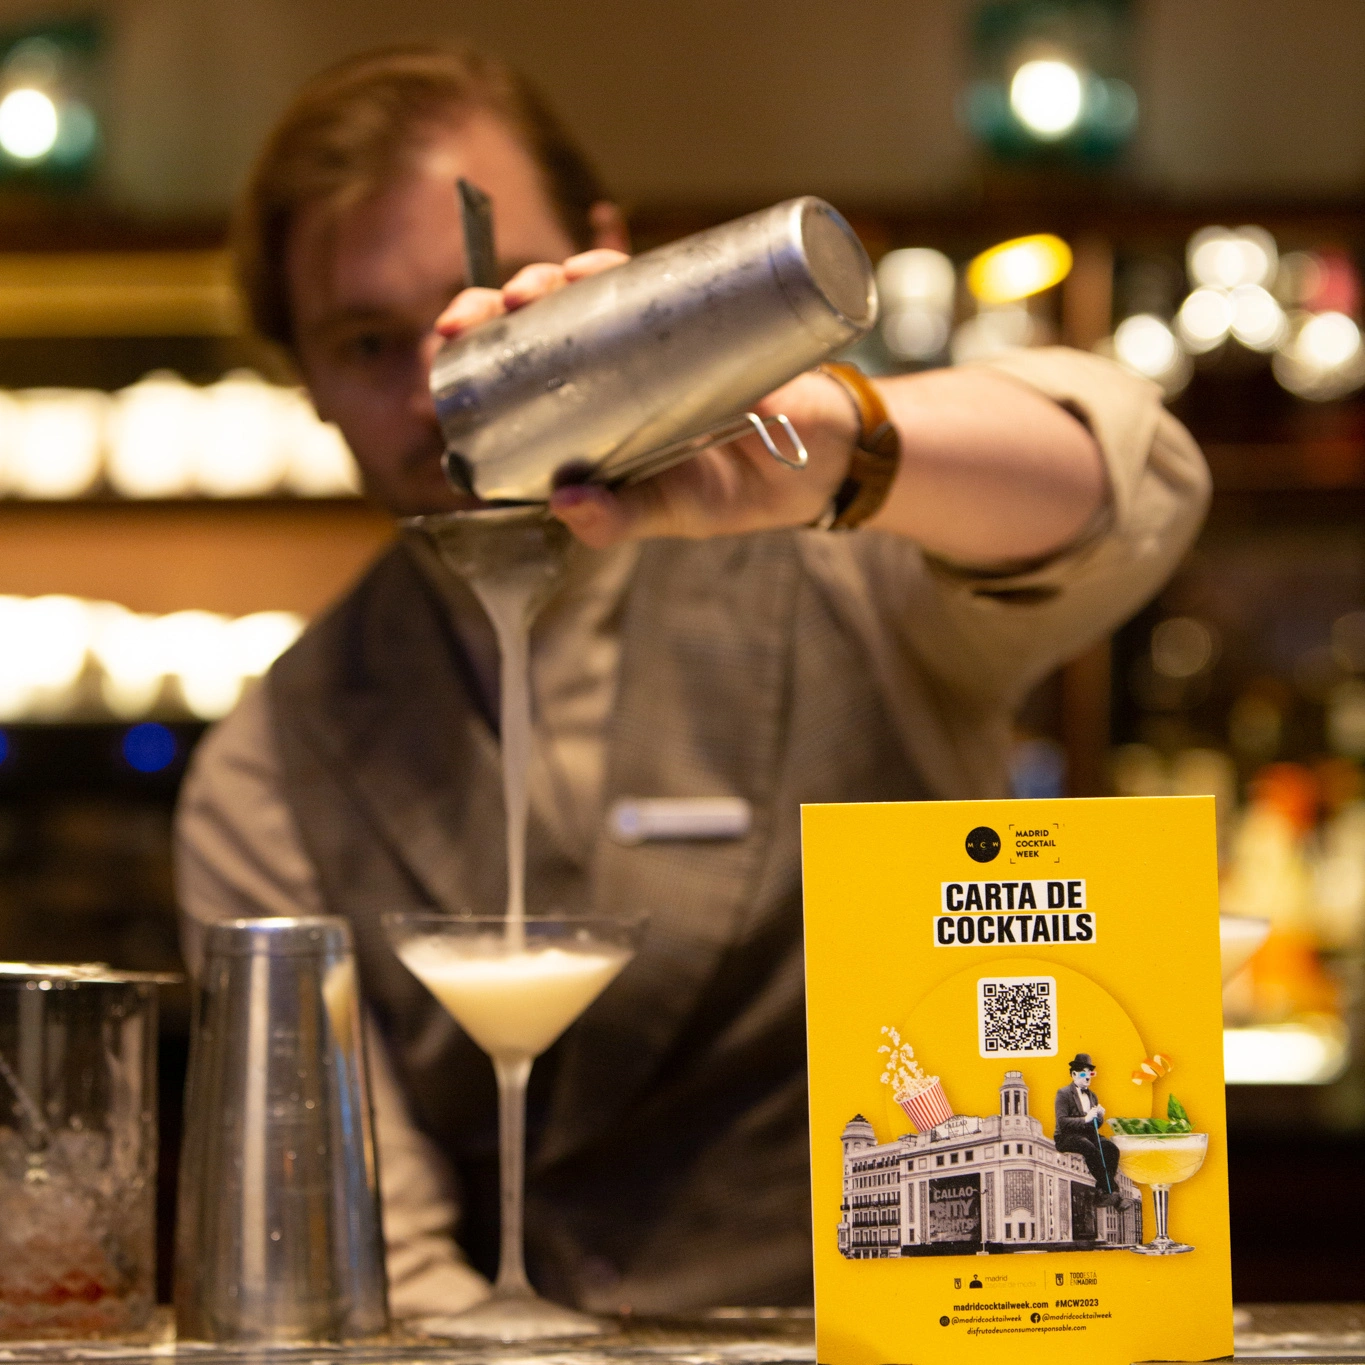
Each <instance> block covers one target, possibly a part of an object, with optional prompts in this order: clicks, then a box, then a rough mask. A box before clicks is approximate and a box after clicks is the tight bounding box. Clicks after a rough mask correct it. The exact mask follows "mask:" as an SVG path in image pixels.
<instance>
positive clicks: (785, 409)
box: [436, 249, 857, 549]
mask: <svg viewBox="0 0 1365 1365" xmlns="http://www.w3.org/2000/svg"><path fill="white" fill-rule="evenodd" d="M627 259H628V257H627V256H626V255H625V254H624V253H622V252H620V251H611V250H608V249H598V250H596V251H585V252H583V253H582V255H579V256H571V257H570V258H569V259H568V260H567V261H565V262H564V263H563V265H549V264H544V265H528V266H526V267H525V268H524V269H523V270H521V271H519V272H518V273H517V274H516V275H514V276H513V277H512V278H511V279H510V280H509V281H508V282H507V283H506V284H505V285H504V286H503V287H502V288H501V289H466V290H464V291H463V292H462V293H461V294H459V295H458V296H457V297H456V298H455V300H454V302H453V303H452V304H451V305H450V307H449V308H447V309H446V311H445V312H444V313H443V314H442V315H441V316H440V318H438V319H437V322H436V330H437V331H438V332H440V333H441V334H442V335H443V336H447V337H454V336H459V335H461V334H462V333H464V332H467V331H469V330H471V329H472V328H474V327H478V326H480V325H481V324H483V323H485V322H489V321H491V320H492V319H493V318H496V317H499V316H501V315H502V314H503V313H506V312H510V311H511V310H513V309H516V308H523V307H525V305H526V304H528V303H532V302H534V301H535V300H536V299H538V298H542V297H544V296H545V295H546V294H550V293H553V292H554V291H555V290H556V289H562V288H563V287H564V286H565V285H566V284H569V283H571V282H572V281H574V280H578V279H582V278H583V277H584V276H586V275H594V274H596V273H597V272H599V271H602V270H609V269H611V268H612V267H613V266H617V265H621V264H622V263H623V262H624V261H626V260H627ZM754 411H755V412H757V413H758V414H759V415H760V416H765V417H766V416H769V415H772V414H774V413H779V412H781V413H785V414H786V415H787V417H788V418H789V419H790V420H791V423H792V425H793V426H794V427H795V428H796V430H797V431H798V432H799V433H800V434H801V439H802V440H803V441H804V442H805V445H806V449H807V451H808V452H809V456H810V459H809V462H808V463H807V465H806V467H805V468H804V469H788V468H787V467H786V466H784V465H781V464H779V463H778V462H777V461H776V460H774V459H773V457H772V456H771V455H770V454H769V453H768V452H767V450H766V449H764V447H763V443H762V442H761V441H760V440H759V439H758V438H757V436H751V437H745V438H744V439H742V440H738V441H733V442H730V443H729V444H727V445H723V446H712V447H711V448H709V449H707V450H704V451H702V452H701V453H700V454H698V455H695V456H693V457H692V458H690V459H688V460H685V461H684V462H683V463H681V464H676V465H674V466H673V467H672V468H671V469H665V470H663V471H662V472H661V473H659V474H655V475H653V476H652V477H650V478H648V479H643V480H641V481H640V482H639V483H637V484H632V485H630V486H629V487H626V488H620V489H616V490H612V489H609V488H604V487H602V486H601V485H600V484H575V485H572V486H570V487H567V488H560V489H557V490H556V491H555V493H554V495H553V496H552V497H551V499H550V510H551V511H552V512H553V513H554V514H555V516H557V517H558V518H559V519H560V520H561V521H562V522H563V523H564V524H565V525H566V526H568V528H569V529H570V530H571V531H573V533H574V534H575V535H576V536H578V538H579V539H580V540H582V541H584V542H585V543H586V544H588V545H591V546H593V547H594V548H595V549H603V548H605V547H606V546H609V545H615V544H617V543H619V542H621V541H625V540H643V539H647V538H649V537H651V536H687V537H691V538H702V537H706V536H720V535H735V534H739V533H741V532H745V531H761V530H770V529H774V528H777V527H783V526H804V525H806V524H807V523H809V522H811V521H814V520H815V518H816V517H818V516H819V515H820V514H821V512H823V511H824V509H825V507H826V505H827V504H828V502H829V500H830V498H831V497H832V496H833V494H834V490H835V489H836V488H837V487H838V486H839V484H840V483H841V482H842V480H843V477H844V475H845V473H846V472H847V470H848V463H849V457H850V455H851V453H852V449H853V442H854V440H855V439H856V436H857V418H856V415H855V413H854V410H853V405H852V403H851V402H850V401H849V398H848V395H847V394H845V393H844V392H843V390H842V389H841V388H840V387H839V386H838V385H837V384H836V383H835V382H834V381H833V380H830V379H827V378H824V377H823V376H820V375H816V374H804V375H800V376H798V377H797V378H796V379H794V380H792V381H791V383H789V384H785V385H783V387H782V388H780V389H778V390H777V391H776V392H775V393H772V394H770V395H769V396H768V397H767V398H765V399H764V400H763V401H762V402H761V403H756V404H754ZM773 439H774V440H775V441H777V442H779V443H781V442H783V441H784V439H785V438H784V436H783V434H782V433H781V432H780V431H777V432H774V433H773ZM778 448H779V449H781V448H782V446H781V445H780V444H779V447H778Z"/></svg>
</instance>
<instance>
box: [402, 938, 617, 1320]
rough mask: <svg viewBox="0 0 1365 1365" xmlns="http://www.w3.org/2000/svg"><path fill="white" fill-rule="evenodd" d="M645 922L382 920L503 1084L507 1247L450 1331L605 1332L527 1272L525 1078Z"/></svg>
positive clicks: (608, 976) (500, 1092) (502, 1170)
mask: <svg viewBox="0 0 1365 1365" xmlns="http://www.w3.org/2000/svg"><path fill="white" fill-rule="evenodd" d="M642 925H643V921H641V920H628V919H611V918H587V917H573V916H534V915H528V916H526V917H524V918H520V919H509V918H506V917H504V916H496V917H492V918H473V917H469V918H467V917H464V916H458V917H457V916H453V915H439V914H403V915H389V916H386V917H385V920H384V928H385V931H386V932H387V933H388V936H389V939H390V941H391V942H392V944H393V946H394V949H395V951H396V952H397V953H398V956H399V958H401V959H402V961H403V964H404V965H405V966H406V967H407V968H408V970H409V971H410V972H412V974H413V975H414V976H415V977H417V979H418V980H419V981H421V982H422V983H423V985H425V986H426V987H427V989H428V990H429V991H430V992H431V993H432V994H433V995H434V996H435V997H436V998H437V1000H439V1001H440V1002H441V1004H442V1005H444V1006H445V1008H446V1009H447V1010H449V1011H450V1013H451V1015H452V1016H453V1017H454V1019H455V1021H456V1023H458V1024H459V1025H460V1027H461V1028H463V1029H464V1031H465V1032H466V1033H467V1034H469V1036H470V1037H471V1038H472V1039H473V1040H474V1041H475V1042H476V1043H477V1044H478V1045H479V1046H480V1047H481V1048H482V1049H483V1050H484V1051H485V1052H486V1053H487V1054H488V1055H489V1057H490V1058H491V1060H492V1062H493V1070H494V1073H495V1074H496V1076H497V1081H498V1145H499V1174H500V1182H501V1187H502V1244H501V1251H500V1254H499V1258H498V1276H497V1279H496V1281H495V1282H494V1284H493V1293H492V1295H491V1297H489V1298H488V1299H486V1300H484V1302H482V1303H480V1304H476V1305H475V1306H474V1307H473V1308H470V1309H468V1310H466V1311H465V1312H463V1313H460V1314H457V1315H455V1316H453V1317H451V1318H449V1319H446V1320H445V1322H444V1324H443V1326H442V1329H441V1330H442V1333H443V1334H446V1333H448V1334H450V1335H454V1336H469V1337H485V1338H487V1337H491V1338H495V1339H497V1340H500V1341H529V1340H533V1339H535V1338H537V1337H568V1336H585V1335H588V1334H590V1333H595V1332H600V1331H603V1330H604V1328H603V1325H602V1324H601V1323H600V1322H598V1320H597V1319H596V1318H592V1317H589V1316H588V1315H587V1314H585V1313H579V1312H576V1311H574V1310H573V1309H569V1308H564V1307H562V1306H561V1305H559V1304H556V1303H551V1302H550V1301H549V1300H547V1299H542V1298H541V1297H540V1296H539V1295H538V1294H537V1293H536V1292H535V1290H534V1289H532V1287H531V1283H530V1281H529V1280H528V1279H527V1276H526V1266H525V1261H524V1256H523V1237H522V1208H523V1204H524V1196H525V1188H524V1187H525V1154H526V1082H527V1080H528V1078H529V1077H530V1074H531V1065H532V1063H533V1062H534V1061H535V1059H536V1058H537V1057H538V1056H539V1055H540V1054H541V1053H542V1052H544V1051H545V1049H546V1048H548V1047H549V1046H550V1044H551V1043H553V1042H554V1041H555V1039H556V1038H558V1037H559V1035H560V1034H561V1033H563V1032H564V1030H565V1029H566V1028H568V1026H569V1025H570V1024H571V1023H573V1021H574V1020H575V1019H577V1018H578V1016H579V1015H580V1014H582V1013H583V1011H584V1010H586V1009H587V1008H588V1006H589V1005H590V1004H592V1002H593V1001H594V1000H595V999H596V998H597V997H598V995H600V994H601V992H602V991H603V989H605V987H606V986H607V984H608V982H610V981H611V980H612V978H613V977H615V976H616V974H617V973H618V972H619V971H620V970H621V968H622V967H624V966H625V965H626V963H627V962H628V961H629V960H630V958H631V955H632V954H633V953H634V951H635V945H636V943H637V941H638V938H639V934H640V931H641V928H642Z"/></svg>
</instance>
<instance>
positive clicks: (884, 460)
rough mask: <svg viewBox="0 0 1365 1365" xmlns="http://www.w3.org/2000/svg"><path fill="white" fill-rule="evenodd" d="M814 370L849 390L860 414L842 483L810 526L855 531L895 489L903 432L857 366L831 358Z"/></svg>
mask: <svg viewBox="0 0 1365 1365" xmlns="http://www.w3.org/2000/svg"><path fill="white" fill-rule="evenodd" d="M816 372H817V373H818V374H823V375H828V376H829V378H830V379H832V380H834V382H835V383H836V384H838V385H839V387H840V388H841V389H843V391H844V392H845V393H846V394H848V396H849V398H850V399H851V400H852V402H853V407H854V410H855V411H856V412H857V414H858V435H857V438H856V440H855V441H854V445H853V453H852V455H851V457H850V459H849V464H848V472H847V473H846V474H845V475H844V479H843V482H842V483H841V484H840V485H839V487H838V488H837V489H835V492H834V496H833V497H832V498H831V499H830V502H829V506H828V507H826V508H825V511H824V514H823V515H822V516H821V517H820V518H819V519H818V520H816V521H815V522H813V523H812V525H814V526H818V527H820V528H821V529H823V530H829V531H851V530H852V529H853V528H854V527H855V526H861V525H862V524H863V522H865V521H866V520H867V519H868V518H869V517H871V516H873V515H874V514H875V513H876V512H877V511H878V510H879V509H880V508H881V505H882V504H883V503H884V502H885V501H886V495H887V494H888V493H889V492H890V491H891V485H892V484H893V483H894V482H895V479H896V471H897V470H898V469H899V468H900V462H901V438H900V432H899V431H898V430H897V429H896V424H895V423H894V422H893V421H892V420H891V416H890V414H889V413H888V412H887V410H886V404H885V403H883V402H882V396H881V394H879V393H878V392H877V389H876V386H875V385H874V384H873V383H872V381H871V380H870V379H868V377H867V376H866V375H865V374H864V373H863V372H862V371H861V370H860V369H859V368H858V367H857V366H856V365H850V364H847V363H846V362H843V361H836V360H830V361H826V362H825V363H824V364H823V365H819V366H817V367H816Z"/></svg>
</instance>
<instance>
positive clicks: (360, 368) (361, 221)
mask: <svg viewBox="0 0 1365 1365" xmlns="http://www.w3.org/2000/svg"><path fill="white" fill-rule="evenodd" d="M460 176H463V177H465V178H466V179H468V180H471V181H473V183H474V184H476V185H478V186H479V187H480V188H481V189H483V190H485V191H486V192H487V193H488V195H489V196H490V197H491V198H492V201H493V211H494V230H495V234H496V245H497V254H498V260H499V263H500V267H501V269H502V271H503V272H504V278H506V277H507V276H510V275H511V274H512V273H514V272H515V271H516V270H517V269H518V268H519V267H520V266H522V265H525V264H528V263H530V262H532V261H560V260H563V259H564V258H565V257H566V256H568V255H570V254H572V252H573V251H574V249H575V247H574V243H573V242H572V241H570V239H569V236H568V234H567V233H566V232H565V230H564V228H563V227H562V226H561V224H560V222H559V220H558V218H557V217H556V215H555V212H554V209H553V208H552V207H551V204H550V200H549V197H548V195H547V194H546V192H545V189H544V188H543V186H542V184H541V179H540V176H539V174H538V173H537V170H536V167H535V164H534V163H533V161H532V160H531V157H530V155H529V154H528V153H527V152H526V151H525V150H524V149H523V148H522V146H521V145H520V143H519V142H518V141H517V140H516V139H515V138H514V137H513V135H512V134H511V133H510V132H509V131H508V130H507V129H506V128H505V127H504V126H503V125H502V124H501V123H500V122H499V121H498V120H497V119H496V118H494V117H492V116H491V115H487V114H481V113H475V114H472V115H470V116H468V117H467V118H465V119H464V120H463V121H462V122H460V123H459V124H458V125H456V126H454V127H453V128H451V129H450V130H448V131H441V132H437V133H434V134H433V135H432V138H431V141H430V143H429V144H428V145H427V146H426V148H425V150H424V151H423V152H422V154H421V155H420V156H419V157H418V158H417V159H416V163H415V165H414V166H413V167H412V168H411V169H410V170H409V171H407V172H406V173H405V174H404V176H403V178H402V179H400V180H396V181H395V182H394V183H392V184H391V185H388V186H386V187H385V188H384V189H383V190H382V191H381V192H380V193H378V194H377V195H375V196H374V197H373V198H371V199H368V200H365V201H363V202H361V203H359V204H357V205H356V206H355V207H353V208H350V209H349V210H346V211H344V212H342V213H340V214H337V213H336V212H335V211H333V212H328V211H326V210H325V209H324V208H323V207H322V206H313V207H310V208H306V209H305V210H304V211H303V212H302V213H301V214H300V216H299V218H298V220H297V222H296V223H295V225H294V229H293V232H292V234H291V236H290V241H289V250H288V256H287V268H288V277H289V287H290V301H291V304H292V307H293V317H294V331H295V338H296V349H297V355H298V360H299V364H300V368H301V370H302V373H303V378H304V382H305V383H306V384H307V386H308V389H309V392H310V393H311V394H312V397H313V401H314V403H315V404H316V405H317V409H318V412H319V414H320V415H321V416H322V417H323V419H324V420H326V421H330V422H335V423H336V424H337V425H338V426H339V427H340V428H341V430H342V433H343V434H344V435H345V437H346V440H347V441H348V442H349V444H350V447H351V449H352V451H354V452H355V457H356V460H357V461H358V462H359V464H360V468H361V472H362V474H363V476H364V480H365V486H366V490H367V491H368V492H369V494H370V495H371V496H372V497H373V498H375V499H376V500H377V501H379V502H381V503H383V504H384V505H385V506H386V507H388V508H389V509H390V510H391V511H393V512H395V513H398V514H399V515H405V516H406V515H413V514H416V513H421V512H435V511H445V510H453V509H455V508H458V507H461V506H466V505H469V504H470V502H471V501H472V500H471V499H469V498H467V497H464V496H463V495H461V494H459V493H456V492H455V491H454V490H452V489H451V487H450V486H449V484H448V483H447V482H446V479H445V476H444V474H443V473H442V472H441V466H440V457H441V453H442V451H443V449H444V446H443V443H442V441H441V433H440V428H439V427H438V425H437V422H436V411H435V408H434V407H433V405H432V401H431V393H430V390H429V388H428V379H427V376H428V371H429V370H430V367H431V361H432V357H433V356H434V355H435V352H436V349H437V346H438V344H439V338H438V337H437V336H436V335H435V333H434V332H433V331H432V324H433V323H434V322H435V320H436V318H437V316H438V315H439V314H440V312H441V311H442V309H444V308H445V306H446V305H447V304H448V303H449V302H450V300H451V299H452V298H453V297H454V296H455V294H457V293H458V292H459V291H460V290H461V289H463V288H464V286H465V283H466V272H465V258H464V245H463V242H462V239H461V231H460V215H459V209H458V207H457V205H456V196H455V181H456V179H457V178H458V177H460Z"/></svg>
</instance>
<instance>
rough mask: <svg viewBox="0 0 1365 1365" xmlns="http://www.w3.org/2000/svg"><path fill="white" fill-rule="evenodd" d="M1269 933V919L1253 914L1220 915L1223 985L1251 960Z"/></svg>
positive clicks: (1219, 930)
mask: <svg viewBox="0 0 1365 1365" xmlns="http://www.w3.org/2000/svg"><path fill="white" fill-rule="evenodd" d="M1269 934H1270V921H1269V920H1268V919H1255V918H1253V917H1252V916H1251V915H1219V916H1218V951H1219V957H1220V960H1221V962H1222V967H1223V985H1225V986H1226V985H1227V984H1228V982H1229V981H1231V980H1232V978H1233V977H1234V976H1236V975H1237V973H1238V972H1240V971H1241V970H1242V968H1243V967H1245V966H1246V964H1247V963H1248V962H1250V961H1251V959H1252V957H1253V956H1254V955H1255V952H1256V950H1257V948H1259V947H1260V946H1261V944H1263V943H1264V942H1265V941H1266V938H1267V937H1268V936H1269Z"/></svg>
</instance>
